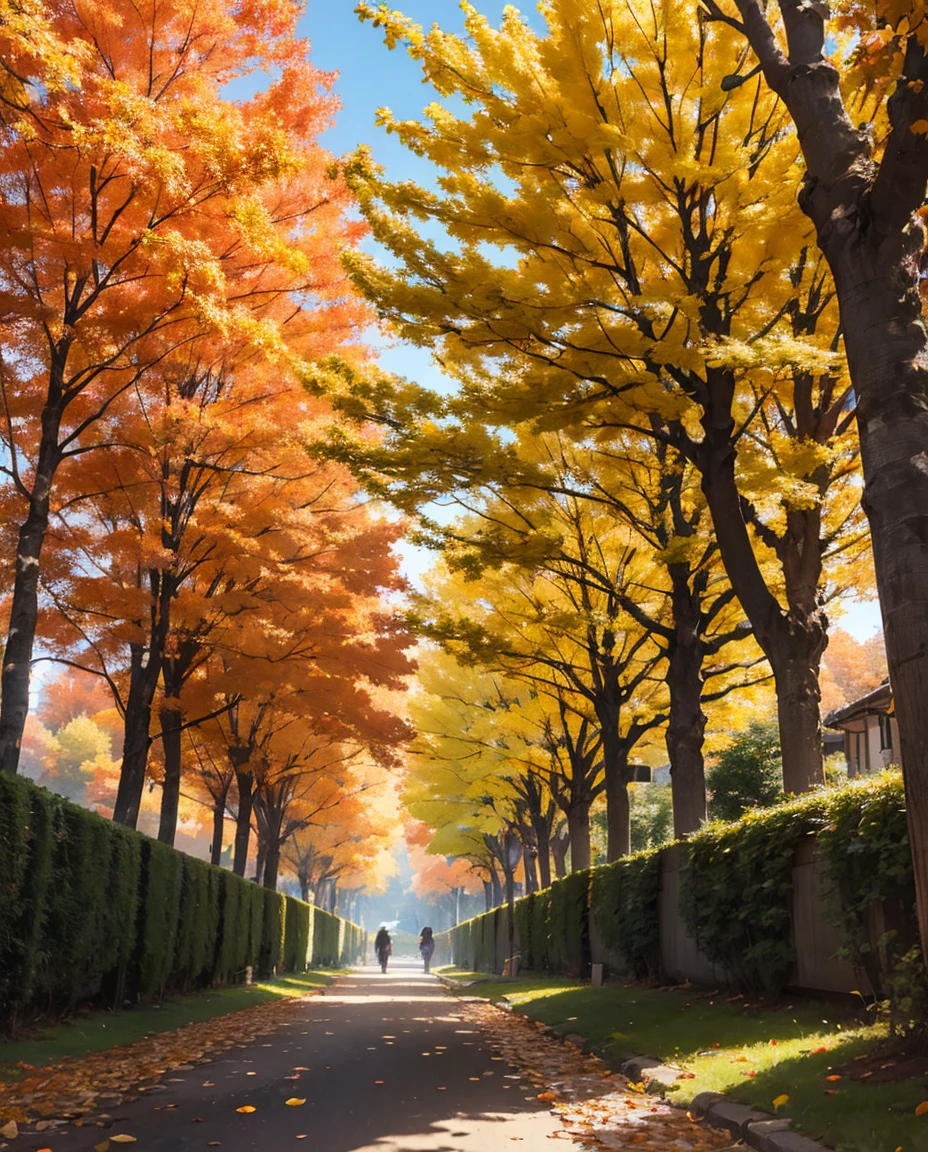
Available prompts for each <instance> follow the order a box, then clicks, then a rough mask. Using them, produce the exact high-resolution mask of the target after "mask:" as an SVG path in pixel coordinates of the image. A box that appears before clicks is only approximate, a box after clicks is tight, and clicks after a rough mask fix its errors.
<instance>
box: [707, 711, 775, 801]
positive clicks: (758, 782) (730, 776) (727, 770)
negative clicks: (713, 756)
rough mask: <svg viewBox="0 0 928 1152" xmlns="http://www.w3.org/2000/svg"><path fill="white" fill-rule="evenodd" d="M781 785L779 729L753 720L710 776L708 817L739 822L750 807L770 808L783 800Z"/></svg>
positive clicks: (771, 722) (770, 723)
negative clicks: (740, 817)
mask: <svg viewBox="0 0 928 1152" xmlns="http://www.w3.org/2000/svg"><path fill="white" fill-rule="evenodd" d="M782 783H783V760H782V758H781V756H780V734H779V729H778V727H777V725H776V723H775V722H773V721H763V722H762V721H758V720H754V721H752V722H751V723H750V724H749V725H748V727H747V729H746V731H744V732H742V733H741V734H740V735H739V736H738V737H737V738H736V739H735V742H734V744H732V746H731V747H730V748H728V749H727V750H726V751H725V752H723V753H722V754H721V756H719V758H718V760H717V761H716V762H715V765H714V766H713V767H712V768H711V769H710V770H709V772H708V773H707V776H706V786H707V788H708V790H709V816H710V818H711V819H713V820H737V819H738V818H739V816H741V814H742V813H743V812H746V811H748V810H750V809H751V808H768V807H769V806H770V805H771V804H776V803H778V801H780V800H782V798H783V789H782Z"/></svg>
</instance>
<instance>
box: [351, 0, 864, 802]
mask: <svg viewBox="0 0 928 1152" xmlns="http://www.w3.org/2000/svg"><path fill="white" fill-rule="evenodd" d="M360 11H361V13H362V16H364V17H366V18H369V19H372V20H374V21H375V22H376V23H377V24H380V25H382V26H383V27H384V29H385V33H386V37H387V40H388V42H389V43H390V44H391V45H393V44H405V45H406V47H407V48H408V51H409V53H410V55H411V56H412V57H413V58H414V59H416V60H417V61H418V62H419V64H420V65H421V67H422V69H423V73H424V75H425V77H426V79H427V80H428V81H429V82H430V83H431V84H432V85H433V87H434V88H435V89H436V91H437V93H438V95H439V96H441V97H443V98H446V99H445V102H444V103H441V102H436V103H434V104H432V105H430V106H429V107H428V108H427V109H426V112H425V115H424V117H423V119H422V120H421V121H406V122H398V121H396V120H395V119H394V118H393V117H392V116H391V115H390V113H389V112H388V111H384V112H383V113H382V119H383V122H384V123H385V124H386V125H387V127H388V128H389V130H391V131H393V132H395V133H396V134H397V135H398V136H399V138H400V139H401V140H402V141H403V142H404V143H405V144H406V146H407V147H408V148H410V149H411V150H413V151H415V152H416V153H418V154H420V155H422V156H423V157H425V158H426V159H427V160H429V161H430V162H431V163H432V164H433V166H434V167H435V169H436V170H437V172H438V173H439V176H440V179H439V181H438V187H437V189H435V188H422V187H418V186H416V185H414V184H411V183H409V182H403V183H402V184H391V183H389V182H387V181H385V180H384V179H383V176H382V173H381V172H380V171H379V169H378V168H377V167H376V165H375V164H374V163H373V162H372V160H371V158H370V157H369V156H368V155H367V154H366V153H363V152H362V153H360V154H359V155H358V156H357V157H356V160H355V163H354V166H353V170H352V173H351V181H352V186H353V187H354V188H355V190H356V192H357V193H358V196H359V199H360V201H361V203H362V207H363V209H364V211H365V214H366V216H367V218H368V220H369V221H370V223H371V226H372V229H373V231H374V234H375V235H376V237H377V238H378V240H379V241H380V242H381V243H382V244H383V245H385V246H386V247H387V248H388V249H389V250H390V252H391V254H392V256H393V257H394V261H395V262H394V264H393V265H391V267H390V268H386V267H384V266H381V265H378V264H377V263H376V261H375V260H373V259H372V258H370V257H366V256H361V255H357V256H354V257H352V259H351V267H352V269H353V272H354V275H355V279H356V282H357V283H358V284H359V286H360V287H361V288H362V289H363V290H364V291H365V292H366V293H367V295H368V296H369V298H370V299H371V300H372V301H373V302H375V303H376V305H377V307H378V308H379V309H380V311H381V312H382V313H383V314H384V315H385V316H387V317H388V318H389V320H390V321H391V322H392V324H393V325H394V327H395V328H396V330H397V331H398V332H399V333H400V335H402V336H404V337H406V338H408V339H411V340H413V341H416V342H418V343H419V344H422V345H424V346H427V347H430V348H432V349H434V350H435V351H436V353H437V354H438V355H439V356H440V358H441V362H442V365H443V366H444V368H445V369H446V371H448V372H450V373H451V374H453V375H454V376H456V377H457V379H458V380H459V382H460V393H459V395H458V397H457V398H456V399H455V401H454V402H453V403H452V404H451V405H450V407H451V409H452V410H453V411H454V412H455V413H456V414H457V416H458V418H459V419H460V421H461V423H462V424H463V425H464V426H465V427H467V428H468V429H469V428H470V426H471V425H473V424H474V423H476V422H477V421H486V420H491V421H493V422H494V423H499V424H510V425H513V424H515V425H529V426H531V427H532V428H534V429H535V430H536V431H537V430H547V429H560V430H564V431H565V432H567V433H568V434H569V435H571V436H573V437H577V438H584V439H586V438H590V437H592V438H594V439H595V441H596V442H597V443H598V444H599V445H600V446H601V447H603V448H609V447H610V446H611V445H613V444H615V443H616V442H621V441H622V440H623V438H625V437H627V436H629V435H631V436H632V437H634V438H637V439H638V440H639V441H640V442H641V443H647V444H650V445H651V446H652V450H653V451H654V452H655V453H656V452H658V451H659V450H660V449H666V450H667V451H668V452H669V453H670V454H671V455H670V456H668V457H667V458H666V463H667V466H668V468H670V469H673V468H675V467H680V465H679V464H677V463H676V462H675V461H674V456H679V457H682V458H683V459H684V460H685V461H686V462H687V463H688V464H689V465H690V466H691V467H692V468H693V469H694V470H695V473H696V474H697V476H698V483H699V486H700V488H701V491H702V495H703V497H704V499H705V502H706V505H707V506H708V509H709V513H710V514H711V517H712V524H713V531H714V535H715V539H716V541H717V543H718V547H719V551H720V555H721V559H722V562H723V563H724V566H725V569H726V571H727V574H728V579H729V580H730V582H731V585H732V587H733V589H734V591H735V593H736V595H737V597H738V599H739V601H740V604H741V606H742V608H743V610H744V613H745V615H746V616H747V618H748V619H749V621H750V623H751V626H752V629H753V633H754V636H755V638H756V641H757V643H758V645H759V646H760V648H761V649H762V651H763V652H764V655H765V656H766V657H767V659H768V661H769V663H770V666H771V668H772V671H773V675H774V678H775V682H776V688H777V698H778V707H779V712H780V722H781V723H780V727H781V738H782V745H783V760H784V784H785V787H786V789H787V791H790V792H798V791H802V790H804V789H806V788H809V787H811V786H814V785H815V784H817V783H819V782H821V781H822V780H823V769H822V754H821V743H820V738H819V724H820V718H819V687H818V671H819V663H820V660H821V655H822V652H823V651H824V648H825V644H826V642H827V623H828V622H827V616H826V613H825V610H824V602H825V601H826V600H827V598H828V596H829V595H831V594H832V592H833V590H834V589H836V588H840V587H842V586H847V584H849V583H851V582H852V581H855V582H856V580H857V579H858V576H859V571H858V568H859V567H860V565H859V559H860V557H861V556H862V555H863V554H864V553H865V552H866V533H865V531H864V529H863V526H862V524H861V520H860V513H859V509H858V501H859V485H858V484H857V480H856V471H855V469H856V463H855V461H856V450H857V449H856V439H855V431H854V424H853V395H852V392H851V389H850V386H849V381H848V379H847V375H846V370H845V366H844V362H843V357H842V355H841V349H840V331H839V323H838V314H837V304H836V300H835V296H834V289H833V287H832V282H831V278H830V275H829V273H828V270H827V267H826V266H825V265H824V262H823V261H822V260H821V258H820V257H818V256H816V255H815V253H814V247H813V245H814V237H813V233H812V229H811V226H810V224H809V222H808V220H807V219H806V217H805V216H804V215H803V213H802V212H801V211H800V210H799V208H798V207H797V205H796V203H795V195H796V190H797V182H798V179H799V175H800V174H799V172H798V170H797V166H796V159H797V156H798V154H799V146H798V143H797V141H796V139H795V136H794V135H793V133H792V132H791V131H790V125H789V120H788V116H787V114H786V112H785V110H784V109H783V107H782V106H781V105H780V104H778V102H777V101H776V99H775V98H774V97H773V95H772V94H771V93H769V92H768V91H767V89H766V87H765V86H764V84H763V82H762V80H760V79H759V78H757V77H755V78H754V79H753V80H751V81H747V82H745V83H744V84H743V85H741V86H739V87H736V88H733V89H730V90H726V89H724V88H723V86H722V85H721V80H722V75H723V72H722V70H721V68H720V61H722V60H727V59H730V58H732V57H734V58H737V55H738V52H741V53H742V55H743V54H744V52H745V51H746V49H745V47H744V44H743V40H742V38H741V36H740V33H739V31H738V30H737V29H736V28H732V27H730V26H729V25H727V24H725V23H724V22H717V21H710V20H708V19H707V18H706V17H705V14H701V15H700V14H698V13H694V14H693V17H692V18H691V19H690V18H683V17H682V15H681V11H680V9H679V7H669V8H668V7H667V6H666V5H661V4H658V3H656V2H652V0H614V2H611V3H608V4H601V3H594V2H593V0H552V2H551V3H549V4H547V5H546V6H545V8H544V11H543V16H544V19H545V22H546V25H547V28H546V31H545V32H544V33H543V34H539V33H536V32H535V31H534V30H533V29H532V28H531V27H530V26H529V24H528V23H527V22H526V21H524V20H523V19H522V17H520V15H519V14H518V13H517V12H516V11H515V10H514V9H507V11H506V13H505V14H504V16H503V19H502V22H501V24H500V26H499V28H494V27H492V26H491V25H490V23H489V22H488V21H487V20H486V19H485V18H484V17H482V16H481V15H479V14H478V13H477V12H476V11H475V10H474V9H473V8H471V7H469V6H468V7H467V10H466V11H467V36H466V37H464V38H462V37H456V36H452V35H448V34H445V33H443V32H441V31H440V30H439V29H437V28H435V29H433V30H432V31H431V32H430V33H428V34H424V33H423V32H422V31H421V30H420V29H419V28H418V27H417V26H416V25H415V24H413V23H412V22H410V21H408V20H405V19H404V18H403V17H401V16H400V15H398V14H396V13H390V12H388V11H387V10H386V9H380V10H379V11H377V12H374V11H373V10H372V9H370V8H369V7H368V6H366V5H362V6H361V9H360ZM459 98H462V99H463V104H462V103H460V102H458V101H459ZM362 391H363V390H362ZM376 391H377V389H376V388H374V389H373V390H370V389H369V391H368V396H367V399H368V400H371V401H372V402H371V404H370V407H371V408H372V409H373V408H374V407H375V404H374V403H373V401H376V399H377V396H376V395H375V393H376ZM354 396H355V399H357V398H358V396H359V390H358V388H357V387H355V388H354ZM401 398H402V401H403V403H406V402H407V400H408V393H407V392H404V391H402V390H401ZM402 436H403V432H402V430H401V431H400V433H399V434H398V438H399V439H400V440H402ZM448 436H449V433H448V431H447V429H444V428H443V429H439V432H438V439H439V440H440V439H441V438H442V437H444V438H445V439H447V438H448Z"/></svg>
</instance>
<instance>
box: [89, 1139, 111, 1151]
mask: <svg viewBox="0 0 928 1152" xmlns="http://www.w3.org/2000/svg"><path fill="white" fill-rule="evenodd" d="M109 1146H110V1142H109V1140H104V1141H103V1142H102V1143H101V1144H94V1146H93V1152H106V1150H107V1148H109Z"/></svg>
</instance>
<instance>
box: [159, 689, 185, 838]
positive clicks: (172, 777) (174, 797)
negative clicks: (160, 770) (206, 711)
mask: <svg viewBox="0 0 928 1152" xmlns="http://www.w3.org/2000/svg"><path fill="white" fill-rule="evenodd" d="M165 690H166V691H167V686H165ZM160 720H161V747H162V749H163V750H164V783H163V784H162V786H161V824H160V826H159V828H158V839H159V840H160V841H161V842H162V843H163V844H170V845H171V846H172V847H173V845H174V836H175V833H176V832H177V809H178V805H179V803H180V778H181V724H182V722H183V721H182V718H181V714H180V712H179V711H178V710H177V709H176V708H162V709H161V712H160Z"/></svg>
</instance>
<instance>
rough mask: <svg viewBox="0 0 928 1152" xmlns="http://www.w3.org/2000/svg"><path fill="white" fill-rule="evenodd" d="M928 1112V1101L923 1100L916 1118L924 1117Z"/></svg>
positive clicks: (916, 1110)
mask: <svg viewBox="0 0 928 1152" xmlns="http://www.w3.org/2000/svg"><path fill="white" fill-rule="evenodd" d="M926 1112H928V1100H923V1101H922V1102H921V1104H919V1106H918V1107H917V1108H916V1109H915V1115H916V1116H924V1115H925V1113H926Z"/></svg>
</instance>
